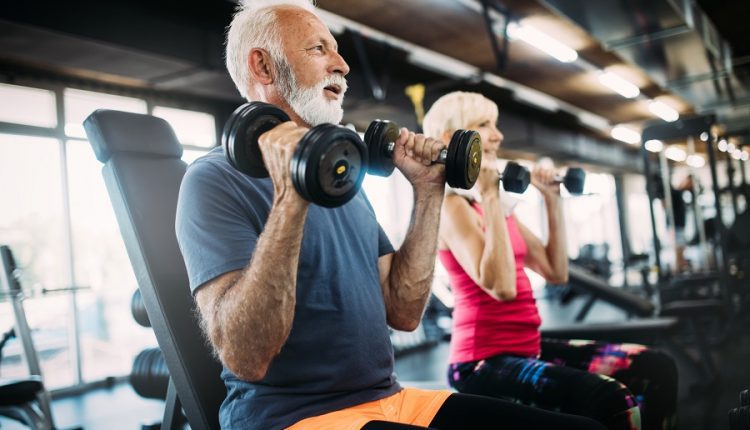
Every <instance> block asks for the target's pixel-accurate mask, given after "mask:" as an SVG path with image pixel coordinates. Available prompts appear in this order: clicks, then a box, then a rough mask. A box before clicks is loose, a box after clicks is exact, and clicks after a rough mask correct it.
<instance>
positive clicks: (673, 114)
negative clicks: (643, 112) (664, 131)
mask: <svg viewBox="0 0 750 430" xmlns="http://www.w3.org/2000/svg"><path fill="white" fill-rule="evenodd" d="M648 110H650V111H651V113H653V114H654V115H656V116H658V117H659V118H661V119H663V120H664V121H666V122H674V121H677V119H679V118H680V114H679V113H678V112H677V111H676V110H674V109H672V107H671V106H669V105H668V104H666V103H664V102H660V101H656V100H651V101H650V102H649V103H648Z"/></svg>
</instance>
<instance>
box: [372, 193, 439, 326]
mask: <svg viewBox="0 0 750 430" xmlns="http://www.w3.org/2000/svg"><path fill="white" fill-rule="evenodd" d="M443 194H444V191H443V187H439V188H437V187H431V188H427V189H418V188H415V189H414V209H413V211H412V216H411V222H410V223H409V229H408V231H407V233H406V237H405V238H404V242H403V244H402V245H401V247H400V248H399V250H398V251H397V252H396V253H395V255H394V257H393V262H392V264H391V270H390V273H389V276H388V282H389V284H390V288H389V289H388V291H389V293H390V296H391V297H389V298H387V299H386V301H387V305H388V307H389V309H388V318H389V323H391V325H392V326H394V327H396V328H399V327H408V328H411V327H416V325H418V324H419V321H420V320H421V318H422V312H423V311H424V307H425V304H426V303H427V299H428V298H429V295H430V288H431V287H432V277H433V274H434V270H435V257H436V253H437V239H438V228H439V225H440V208H441V206H442V203H443Z"/></svg>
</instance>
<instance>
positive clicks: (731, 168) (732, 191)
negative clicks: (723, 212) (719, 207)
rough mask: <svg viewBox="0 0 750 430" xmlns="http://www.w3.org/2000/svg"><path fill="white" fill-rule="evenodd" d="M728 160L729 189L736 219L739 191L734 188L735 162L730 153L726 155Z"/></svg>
mask: <svg viewBox="0 0 750 430" xmlns="http://www.w3.org/2000/svg"><path fill="white" fill-rule="evenodd" d="M726 160H727V189H728V190H729V194H730V196H731V198H732V210H733V211H734V217H733V218H732V219H734V218H737V214H738V213H739V212H738V210H739V209H738V207H737V190H736V189H735V188H734V162H733V161H732V157H731V156H730V155H729V153H727V154H726Z"/></svg>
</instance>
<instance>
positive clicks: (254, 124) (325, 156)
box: [221, 102, 367, 207]
mask: <svg viewBox="0 0 750 430" xmlns="http://www.w3.org/2000/svg"><path fill="white" fill-rule="evenodd" d="M289 120H290V119H289V116H288V115H287V114H286V113H285V112H284V111H283V110H281V109H279V108H278V107H276V106H274V105H271V104H268V103H262V102H250V103H246V104H244V105H242V106H240V107H239V108H237V109H236V110H235V111H234V112H233V113H232V115H231V116H230V117H229V120H228V121H227V123H226V125H225V126H224V131H223V133H222V136H221V144H222V146H223V147H224V153H225V155H226V157H227V160H228V161H229V164H231V165H232V166H233V167H234V168H235V169H237V170H239V171H240V172H242V173H244V174H246V175H248V176H251V177H253V178H267V177H268V170H266V167H265V165H264V164H263V156H262V153H261V151H260V147H259V146H258V138H259V137H260V136H261V135H262V134H263V133H265V132H267V131H268V130H271V129H272V128H274V127H276V126H277V125H279V124H281V123H282V122H286V121H289ZM366 169H367V148H366V147H365V145H364V143H362V139H360V137H359V135H358V134H357V133H356V132H354V131H352V130H350V129H348V128H345V127H341V126H338V125H333V124H320V125H317V126H315V127H313V128H311V129H310V130H309V131H308V132H307V133H305V135H304V136H303V137H302V139H301V140H300V141H299V143H298V144H297V147H296V148H295V150H294V154H292V160H291V165H290V169H289V171H290V174H291V179H292V183H293V184H294V188H295V189H296V190H297V193H299V195H300V196H302V198H304V199H305V200H307V201H309V202H312V203H315V204H317V205H320V206H325V207H336V206H341V205H343V204H344V203H346V202H348V201H349V200H351V198H352V197H354V196H355V195H356V194H357V192H358V191H359V189H360V187H361V186H362V180H363V179H364V175H365V172H366Z"/></svg>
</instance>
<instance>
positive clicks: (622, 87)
mask: <svg viewBox="0 0 750 430" xmlns="http://www.w3.org/2000/svg"><path fill="white" fill-rule="evenodd" d="M599 82H601V84H602V85H604V86H605V87H607V88H609V89H611V90H612V91H614V92H616V93H617V94H619V95H621V96H623V97H625V98H626V99H634V98H636V97H638V94H640V93H641V90H640V88H638V86H636V85H634V84H631V83H630V82H628V81H626V80H625V79H623V78H621V77H619V76H617V75H615V74H614V73H612V72H605V71H601V72H599Z"/></svg>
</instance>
